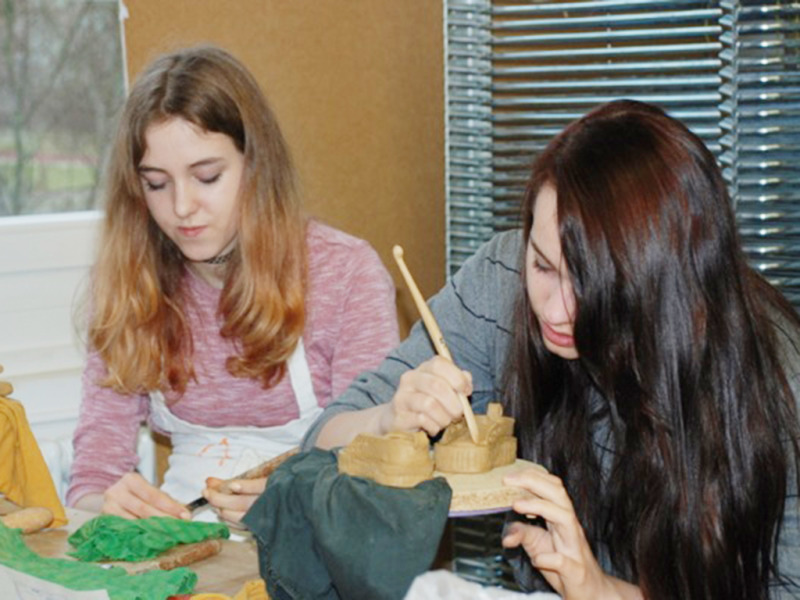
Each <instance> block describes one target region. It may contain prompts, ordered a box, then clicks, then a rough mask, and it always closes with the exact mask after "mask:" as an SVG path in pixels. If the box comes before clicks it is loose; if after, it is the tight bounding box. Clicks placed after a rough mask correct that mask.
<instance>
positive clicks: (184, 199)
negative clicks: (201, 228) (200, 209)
mask: <svg viewBox="0 0 800 600" xmlns="http://www.w3.org/2000/svg"><path fill="white" fill-rule="evenodd" d="M196 207H197V203H196V202H195V198H194V194H193V193H192V189H191V187H190V186H188V185H185V184H182V183H176V184H175V193H174V197H173V199H172V209H173V210H174V211H175V216H177V217H178V218H180V219H184V218H186V217H188V216H189V215H191V214H192V213H193V212H194V211H195V209H196Z"/></svg>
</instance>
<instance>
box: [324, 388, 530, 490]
mask: <svg viewBox="0 0 800 600" xmlns="http://www.w3.org/2000/svg"><path fill="white" fill-rule="evenodd" d="M475 419H476V421H477V424H478V428H479V431H480V438H479V439H480V443H478V444H475V443H474V442H473V441H472V439H471V437H470V434H469V430H468V429H467V425H466V423H465V422H464V421H463V420H462V421H458V422H456V423H451V424H450V425H449V426H448V427H447V428H446V429H445V431H444V433H443V434H442V438H441V440H440V441H439V442H437V443H436V444H435V445H434V450H433V456H431V451H430V442H429V440H428V436H427V435H426V434H425V433H424V432H422V431H418V432H416V433H410V432H404V431H395V432H392V433H387V434H386V435H382V436H377V435H370V434H366V433H362V434H359V435H358V436H357V437H356V438H355V439H354V440H353V441H352V442H350V443H349V444H348V445H347V446H346V447H345V448H343V449H342V450H341V451H340V452H339V472H340V473H346V474H347V475H351V476H354V477H365V478H367V479H372V480H373V481H376V482H377V483H380V484H382V485H388V486H392V487H414V486H415V485H417V484H418V483H421V482H423V481H425V480H427V479H431V478H432V477H433V471H434V468H435V469H436V471H438V472H440V473H485V472H487V471H491V470H492V469H494V468H495V467H501V466H504V465H508V464H511V463H513V462H514V460H515V459H516V456H517V438H515V437H514V436H513V433H514V419H512V418H511V417H504V416H503V407H502V406H501V405H500V404H498V403H496V402H492V403H490V404H489V406H488V409H487V412H486V414H485V415H475Z"/></svg>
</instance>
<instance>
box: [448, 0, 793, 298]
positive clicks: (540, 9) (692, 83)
mask: <svg viewBox="0 0 800 600" xmlns="http://www.w3.org/2000/svg"><path fill="white" fill-rule="evenodd" d="M445 22H446V28H445V30H446V37H447V39H446V41H445V43H446V53H447V54H446V71H447V72H446V86H447V87H446V111H447V116H446V127H447V140H446V148H447V165H446V169H447V211H448V214H447V224H448V225H447V226H448V232H447V241H448V248H447V261H448V270H449V273H452V272H454V271H455V270H456V269H457V268H458V267H459V266H460V265H461V263H462V262H463V261H464V260H465V259H466V257H468V256H469V255H471V254H472V253H473V252H474V251H475V249H477V247H478V246H479V245H480V244H481V243H482V242H483V241H485V240H486V239H488V238H489V237H491V235H492V234H493V233H494V232H495V231H499V230H502V229H507V228H509V227H513V226H515V224H516V223H517V212H518V203H519V198H520V196H521V193H522V189H523V186H524V182H525V180H526V178H527V175H528V173H529V168H530V163H531V161H532V160H533V158H534V157H535V156H536V154H537V152H538V151H540V150H541V149H542V148H543V146H544V145H545V144H546V143H547V142H548V141H549V139H550V138H551V137H552V136H553V135H554V134H555V133H557V132H558V131H560V130H561V129H562V128H563V127H564V126H565V125H566V124H567V123H569V122H570V121H572V120H573V119H575V118H577V117H579V116H581V115H582V114H584V113H585V112H587V111H588V110H589V109H590V108H592V107H593V106H595V105H597V104H599V103H601V102H604V101H607V100H612V99H614V98H622V97H628V98H635V99H639V100H645V101H649V102H652V103H655V104H658V105H660V106H662V107H663V108H664V109H665V110H667V112H669V113H670V114H672V115H673V116H675V117H677V118H679V119H681V120H683V121H684V122H685V123H687V124H688V125H689V127H690V128H692V130H693V131H694V132H695V133H697V134H698V135H699V136H700V137H702V138H703V139H704V140H705V142H706V143H707V145H708V146H709V148H710V149H711V150H712V152H714V153H715V154H716V156H717V157H718V160H719V162H720V164H721V165H722V166H723V169H724V175H725V178H726V181H727V182H728V186H729V189H730V192H731V196H732V199H733V202H734V204H735V206H736V212H737V218H738V220H739V224H740V231H741V233H742V236H743V239H744V242H745V247H746V250H747V252H748V254H749V256H750V258H751V260H752V263H753V264H754V266H755V267H756V268H758V269H759V270H760V271H762V272H763V273H764V274H765V276H767V278H769V279H770V280H771V281H772V282H773V283H775V284H777V285H778V286H780V287H781V288H782V290H783V291H784V293H785V294H786V295H787V297H789V299H790V300H792V301H793V302H794V304H795V306H797V307H798V308H800V261H798V258H797V257H798V256H800V192H798V189H800V170H798V168H797V165H796V156H797V153H798V151H800V3H797V2H788V1H785V0H783V1H782V0H777V1H773V2H755V1H753V2H746V3H745V2H741V1H737V0H722V1H720V0H715V1H708V0H706V1H697V0H674V1H663V0H596V1H564V0H550V1H546V2H542V1H540V2H521V1H514V0H494V1H492V0H448V1H447V2H446V6H445ZM793 157H794V158H793Z"/></svg>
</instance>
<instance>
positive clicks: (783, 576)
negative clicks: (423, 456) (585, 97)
mask: <svg viewBox="0 0 800 600" xmlns="http://www.w3.org/2000/svg"><path fill="white" fill-rule="evenodd" d="M523 207H524V219H523V228H522V229H521V230H517V231H511V232H506V233H502V234H499V235H497V236H496V237H495V238H494V239H493V240H491V241H490V242H489V243H487V244H486V245H485V246H484V247H483V248H482V249H481V250H479V251H478V252H477V253H476V255H475V256H474V257H473V258H472V259H470V260H469V261H468V263H467V264H465V265H464V267H463V268H462V269H461V270H460V272H459V273H458V274H457V275H456V276H455V277H454V278H453V280H452V281H451V282H450V283H449V285H448V286H447V287H446V288H445V289H444V290H442V291H441V292H440V293H439V294H438V295H437V296H435V297H434V298H433V299H432V300H431V303H430V304H431V308H432V310H433V312H434V314H435V315H436V318H437V320H438V321H439V325H440V327H441V329H442V332H443V335H444V338H445V339H446V340H447V342H448V344H449V346H450V350H451V352H452V354H453V358H454V361H455V365H458V367H456V366H454V365H453V364H452V363H449V362H448V361H445V360H443V359H441V358H431V356H432V355H433V351H432V347H431V345H430V343H429V341H428V340H427V339H426V337H425V334H424V332H423V330H422V329H420V328H419V327H417V328H416V329H415V330H414V331H413V332H412V335H411V336H410V337H409V339H408V340H406V341H405V342H404V343H403V344H402V345H400V346H399V347H398V348H397V349H396V350H395V351H393V352H392V353H391V354H390V355H389V357H388V358H387V360H386V361H385V362H384V363H383V364H382V365H381V367H379V369H378V371H377V374H376V376H375V378H374V379H372V378H370V377H362V378H360V379H359V381H358V382H356V383H354V385H353V386H351V388H350V389H349V390H348V391H347V392H345V394H343V395H342V396H341V397H340V398H339V399H338V400H337V401H336V402H335V403H334V404H332V405H330V406H329V407H328V408H327V409H326V411H325V413H324V414H323V416H322V417H321V419H320V420H319V421H318V422H317V423H316V424H315V426H314V427H313V428H312V429H311V430H310V432H309V435H308V438H307V441H308V443H311V442H312V441H313V442H315V443H316V444H317V445H319V446H321V447H332V446H336V445H341V444H344V443H346V442H347V441H348V440H349V439H351V438H352V437H353V436H354V435H355V433H357V432H359V431H364V430H366V431H371V432H373V433H385V432H387V431H391V430H395V429H401V430H418V429H422V430H425V431H427V432H428V433H429V434H431V435H435V434H436V433H438V432H439V431H440V430H441V429H442V428H443V427H445V426H446V425H447V424H448V423H450V422H451V421H453V420H455V419H458V418H459V417H460V416H461V408H460V404H459V402H458V399H457V397H456V393H457V392H462V393H467V394H472V401H473V404H474V405H475V407H476V409H478V410H480V409H481V408H482V407H483V406H484V405H485V403H486V402H487V401H488V400H489V399H491V398H493V397H494V398H502V399H503V401H504V403H505V406H506V412H507V413H509V414H511V415H512V416H513V417H515V419H516V427H517V430H516V435H517V437H518V438H519V442H520V446H519V447H520V454H521V456H522V457H523V458H526V459H529V460H533V461H536V462H538V463H540V464H542V465H543V466H545V467H546V468H547V471H548V472H546V473H543V472H542V471H540V470H529V471H525V472H522V473H519V474H516V475H514V476H511V477H508V478H507V480H506V483H507V484H508V485H514V486H519V487H522V488H524V489H526V490H527V491H528V492H529V493H530V497H529V498H528V499H525V500H519V501H517V502H515V504H514V506H513V509H514V513H511V514H515V513H516V515H517V517H516V519H515V520H513V522H512V523H510V524H509V526H508V528H507V531H506V532H505V535H504V538H503V544H504V546H506V547H507V548H508V549H509V552H511V553H518V555H517V556H516V557H515V558H514V559H513V562H514V564H516V566H517V574H518V578H519V580H520V582H521V584H522V585H523V587H524V588H526V589H535V588H537V587H539V586H549V587H551V588H553V589H554V590H555V591H557V592H558V593H559V594H561V595H562V596H563V597H565V598H570V599H574V598H591V599H600V598H642V597H644V598H654V599H664V600H666V599H674V598H682V599H688V598H693V599H701V598H717V599H719V600H731V599H741V600H751V599H755V598H763V599H766V598H785V597H800V530H798V503H797V475H798V439H800V431H799V425H798V409H797V393H798V388H797V385H798V378H799V377H800V348H798V345H797V342H798V339H800V337H799V334H800V318H798V315H797V313H796V311H795V310H794V308H793V307H792V306H791V305H790V304H789V303H788V302H787V300H786V299H785V298H784V297H783V296H782V295H781V294H780V293H779V292H778V291H777V290H776V289H775V288H774V287H772V286H771V285H770V284H769V283H767V282H766V281H765V280H764V279H763V278H762V277H761V276H760V275H759V274H758V273H757V272H756V271H754V270H753V269H752V268H751V267H750V266H748V264H747V261H746V257H745V254H744V252H743V250H742V245H741V242H740V239H739V236H738V233H737V229H736V223H735V218H734V213H733V210H732V205H731V200H730V197H729V195H728V193H727V191H726V188H725V184H724V181H723V179H722V176H721V172H720V169H719V167H718V166H717V164H716V162H715V160H714V157H713V155H712V154H711V153H710V152H709V151H708V149H707V148H706V147H705V146H704V144H703V143H702V142H701V141H700V140H699V139H698V138H697V137H696V136H695V135H694V134H692V133H691V132H690V131H689V130H688V129H687V128H686V127H685V126H684V125H683V124H681V123H680V122H678V121H677V120H675V119H673V118H670V117H669V116H668V115H666V114H665V113H664V112H663V111H662V110H660V109H658V108H656V107H653V106H650V105H647V104H643V103H639V102H633V101H617V102H612V103H609V104H607V105H604V106H601V107H599V108H597V109H595V110H594V111H592V112H590V113H589V114H587V115H586V116H584V117H583V118H581V119H579V120H577V121H576V122H574V123H572V124H571V125H569V126H568V127H567V128H566V129H565V130H564V131H563V132H562V133H561V134H560V135H558V136H557V137H556V138H555V139H554V140H553V141H552V142H551V143H550V144H549V145H548V147H547V148H546V150H545V151H544V152H543V153H542V155H541V156H539V158H538V159H537V161H536V163H535V165H534V168H533V173H532V176H531V179H530V182H529V186H528V189H527V192H526V194H525V197H524V201H523ZM462 369H463V371H462ZM387 382H388V383H391V384H393V385H392V386H387ZM354 408H361V409H363V410H359V411H355V412H348V411H352V410H353V409H354Z"/></svg>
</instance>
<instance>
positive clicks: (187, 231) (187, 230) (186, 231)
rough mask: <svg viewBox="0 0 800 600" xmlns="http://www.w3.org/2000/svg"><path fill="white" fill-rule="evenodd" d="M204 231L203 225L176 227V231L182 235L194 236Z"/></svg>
mask: <svg viewBox="0 0 800 600" xmlns="http://www.w3.org/2000/svg"><path fill="white" fill-rule="evenodd" d="M203 231H205V226H202V227H178V233H180V234H181V235H182V236H183V237H187V238H195V237H197V236H199V235H200V234H201V233H203Z"/></svg>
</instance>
